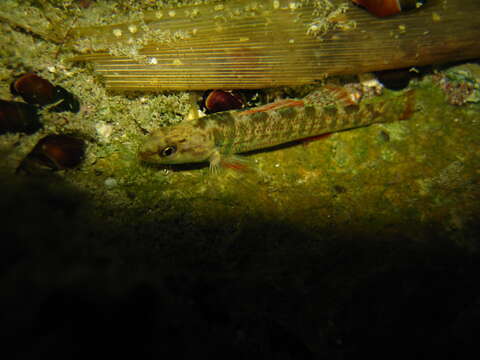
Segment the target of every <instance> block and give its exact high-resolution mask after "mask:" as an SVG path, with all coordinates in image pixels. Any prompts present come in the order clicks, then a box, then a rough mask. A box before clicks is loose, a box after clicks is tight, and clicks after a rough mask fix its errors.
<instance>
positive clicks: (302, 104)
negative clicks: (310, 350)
mask: <svg viewBox="0 0 480 360" xmlns="http://www.w3.org/2000/svg"><path fill="white" fill-rule="evenodd" d="M414 112H415V94H414V91H412V90H410V91H406V92H403V93H400V94H398V93H392V94H388V95H386V96H381V97H368V98H364V99H361V94H360V92H356V91H352V90H347V89H346V88H343V87H335V86H325V87H323V88H322V89H321V90H318V91H316V92H314V93H312V94H310V95H308V96H307V97H305V98H303V99H301V100H296V99H284V100H280V101H277V102H273V103H270V104H267V105H264V106H260V107H256V108H252V109H248V110H233V111H225V112H220V113H215V114H211V115H208V116H205V117H203V118H199V119H197V120H195V121H184V122H182V123H180V124H178V125H173V126H167V127H163V128H160V129H158V130H156V131H154V132H152V134H151V135H150V136H149V137H148V139H147V140H146V141H145V143H144V144H143V145H142V146H141V149H140V152H139V155H140V158H141V159H142V160H143V161H146V162H151V163H157V164H186V163H199V162H207V161H208V162H209V163H210V168H211V169H212V170H215V169H216V168H217V167H218V166H226V167H233V168H236V167H241V166H242V165H241V164H242V161H241V158H240V157H238V156H236V154H242V153H248V152H251V151H255V150H260V149H266V148H270V147H274V146H277V145H280V144H284V143H289V142H293V141H297V140H302V139H308V138H312V137H317V136H320V135H322V134H327V133H332V132H336V131H341V130H346V129H352V128H357V127H362V126H368V125H371V124H375V123H383V122H390V121H396V120H403V119H407V118H409V117H410V116H411V115H412V114H413V113H414Z"/></svg>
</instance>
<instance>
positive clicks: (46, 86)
mask: <svg viewBox="0 0 480 360" xmlns="http://www.w3.org/2000/svg"><path fill="white" fill-rule="evenodd" d="M10 91H11V92H12V94H14V95H20V96H21V97H22V98H23V100H25V101H26V102H27V103H29V104H35V105H40V106H44V105H48V104H52V103H53V102H55V86H54V85H52V83H51V82H50V81H48V80H46V79H44V78H42V77H40V76H38V75H36V74H34V73H26V74H23V75H22V76H20V77H19V78H17V79H16V80H15V81H14V82H13V83H12V84H11V85H10Z"/></svg>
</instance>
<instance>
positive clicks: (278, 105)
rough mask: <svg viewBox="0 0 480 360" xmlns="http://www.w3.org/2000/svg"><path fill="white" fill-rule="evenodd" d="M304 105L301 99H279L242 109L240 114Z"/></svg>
mask: <svg viewBox="0 0 480 360" xmlns="http://www.w3.org/2000/svg"><path fill="white" fill-rule="evenodd" d="M304 105H305V103H304V102H303V101H302V100H292V99H285V100H280V101H277V102H274V103H271V104H267V105H263V106H260V107H257V108H254V109H250V110H245V111H242V112H241V113H240V115H250V114H255V113H257V112H264V111H268V110H277V109H281V108H284V107H296V106H304Z"/></svg>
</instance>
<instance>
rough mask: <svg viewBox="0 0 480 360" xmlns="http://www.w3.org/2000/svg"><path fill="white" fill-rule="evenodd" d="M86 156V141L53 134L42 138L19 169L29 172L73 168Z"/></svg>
mask: <svg viewBox="0 0 480 360" xmlns="http://www.w3.org/2000/svg"><path fill="white" fill-rule="evenodd" d="M84 156H85V142H84V141H83V140H82V139H79V138H77V137H74V136H70V135H57V134H51V135H47V136H45V137H43V138H41V139H40V140H39V141H38V142H37V144H36V145H35V147H34V148H33V149H32V151H31V152H30V153H29V154H28V155H27V156H26V157H25V159H24V160H23V161H22V163H21V164H20V166H19V168H18V170H17V171H24V172H27V173H34V172H38V170H41V169H45V168H48V169H50V170H64V169H71V168H74V167H76V166H78V165H79V164H80V163H81V162H82V160H83V158H84Z"/></svg>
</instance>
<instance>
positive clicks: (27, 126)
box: [0, 100, 42, 134]
mask: <svg viewBox="0 0 480 360" xmlns="http://www.w3.org/2000/svg"><path fill="white" fill-rule="evenodd" d="M37 110H38V109H37V107H36V106H33V105H29V104H25V103H22V102H17V101H6V100H0V134H5V133H16V132H23V133H26V134H33V133H34V132H36V131H37V130H39V129H40V128H41V127H42V124H41V123H40V120H39V115H38V112H37Z"/></svg>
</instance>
